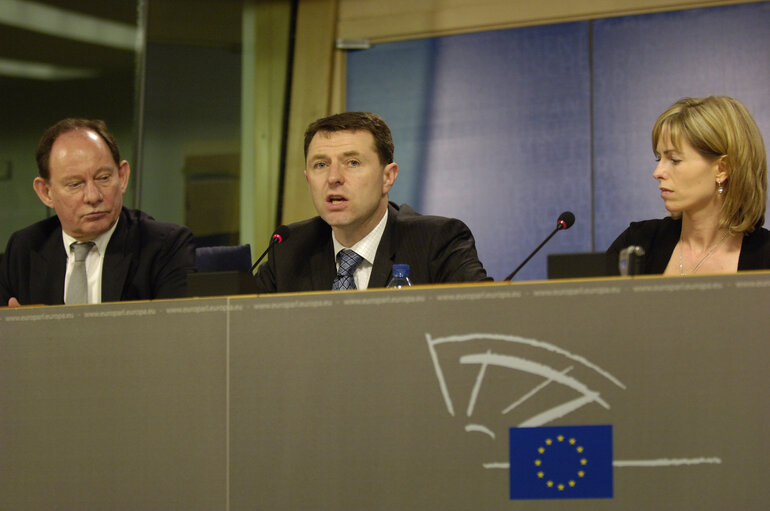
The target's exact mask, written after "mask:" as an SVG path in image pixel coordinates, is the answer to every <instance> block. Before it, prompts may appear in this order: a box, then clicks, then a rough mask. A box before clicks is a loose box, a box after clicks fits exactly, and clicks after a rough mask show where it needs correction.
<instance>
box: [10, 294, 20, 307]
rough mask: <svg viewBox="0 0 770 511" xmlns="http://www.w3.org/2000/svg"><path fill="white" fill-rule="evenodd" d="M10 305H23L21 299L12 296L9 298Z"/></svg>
mask: <svg viewBox="0 0 770 511" xmlns="http://www.w3.org/2000/svg"><path fill="white" fill-rule="evenodd" d="M8 307H21V304H20V303H19V300H17V299H16V298H15V297H13V296H12V297H11V298H10V299H9V300H8Z"/></svg>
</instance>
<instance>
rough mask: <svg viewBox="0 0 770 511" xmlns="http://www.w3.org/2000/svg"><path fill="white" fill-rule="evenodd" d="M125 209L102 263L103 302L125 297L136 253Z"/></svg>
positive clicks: (115, 300) (116, 300)
mask: <svg viewBox="0 0 770 511" xmlns="http://www.w3.org/2000/svg"><path fill="white" fill-rule="evenodd" d="M127 223H128V221H127V220H126V214H125V210H124V211H123V212H122V213H121V214H120V218H119V219H118V225H117V227H116V228H115V232H113V233H112V237H111V238H110V241H109V243H107V253H106V254H105V255H104V264H103V265H102V302H118V301H120V300H122V299H123V289H125V287H126V281H127V280H128V273H129V270H130V269H131V262H132V261H133V258H134V253H133V251H132V250H130V246H129V244H130V233H129V227H128V225H127Z"/></svg>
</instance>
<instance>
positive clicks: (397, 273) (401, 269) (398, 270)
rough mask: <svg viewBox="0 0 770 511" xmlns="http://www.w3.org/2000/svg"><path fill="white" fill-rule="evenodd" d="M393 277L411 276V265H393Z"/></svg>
mask: <svg viewBox="0 0 770 511" xmlns="http://www.w3.org/2000/svg"><path fill="white" fill-rule="evenodd" d="M393 276H394V277H408V276H409V265H408V264H394V265H393Z"/></svg>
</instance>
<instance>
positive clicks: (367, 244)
mask: <svg viewBox="0 0 770 511" xmlns="http://www.w3.org/2000/svg"><path fill="white" fill-rule="evenodd" d="M387 223H388V210H387V209H386V210H385V214H384V215H382V220H380V223H378V224H377V225H376V226H375V227H374V229H372V230H371V231H369V234H367V235H366V236H364V237H363V238H362V239H361V240H360V241H359V242H358V243H356V244H355V245H353V246H352V247H345V246H343V245H342V243H340V242H339V241H337V238H335V237H334V232H333V231H332V242H333V243H334V258H335V260H336V258H337V254H338V253H339V252H340V250H342V249H344V248H350V249H351V250H352V251H353V252H355V253H356V254H358V255H360V256H361V257H363V258H364V261H366V262H368V263H369V264H374V257H375V256H376V255H377V247H378V246H379V245H380V240H381V239H382V235H383V233H385V226H386V225H387Z"/></svg>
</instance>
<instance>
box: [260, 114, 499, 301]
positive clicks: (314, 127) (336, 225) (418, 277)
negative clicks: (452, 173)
mask: <svg viewBox="0 0 770 511" xmlns="http://www.w3.org/2000/svg"><path fill="white" fill-rule="evenodd" d="M393 152H394V147H393V138H392V136H391V133H390V129H389V128H388V126H387V125H386V124H385V121H383V120H382V118H380V117H379V116H378V115H376V114H372V113H366V112H346V113H341V114H337V115H332V116H330V117H325V118H323V119H319V120H317V121H315V122H314V123H312V124H310V126H309V127H308V129H307V131H306V132H305V179H306V181H307V184H308V187H309V188H310V194H311V196H312V199H313V205H314V206H315V209H316V211H317V212H318V215H319V216H317V217H315V218H311V219H310V220H305V221H302V222H298V223H295V224H291V225H289V226H288V230H287V231H286V233H287V234H286V236H285V241H284V242H282V243H279V244H275V245H273V246H272V247H271V248H270V252H269V259H268V261H267V262H266V263H264V264H262V265H261V266H260V268H259V270H258V272H257V275H256V279H257V287H258V289H259V290H260V292H292V291H320V290H331V289H366V288H373V287H385V285H386V284H387V282H388V280H389V278H390V276H391V269H392V266H393V264H394V263H398V264H408V265H409V266H410V275H409V278H410V280H411V281H412V283H414V284H432V283H441V282H473V281H481V280H489V277H487V273H486V271H485V270H484V267H483V266H482V264H481V262H480V261H479V259H478V256H477V254H476V247H475V242H474V239H473V235H472V234H471V232H470V230H469V229H468V227H467V226H466V225H465V224H464V223H463V222H461V221H459V220H456V219H450V218H444V217H438V216H427V215H420V214H418V213H417V212H415V211H414V210H413V209H412V208H410V207H409V206H407V205H402V206H397V205H396V204H393V203H391V202H388V191H389V190H390V188H391V187H392V186H393V183H394V182H395V180H396V177H398V164H396V163H394V161H393Z"/></svg>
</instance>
